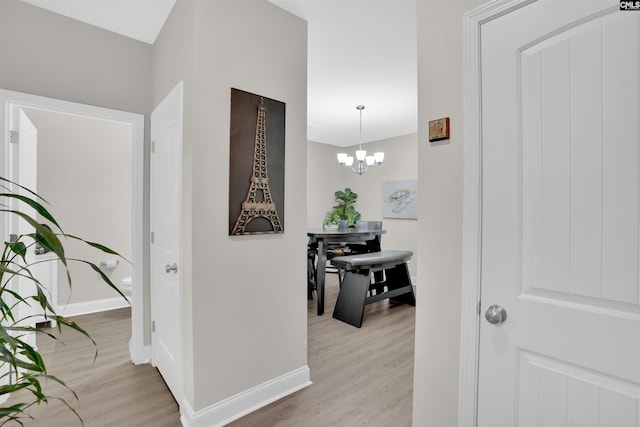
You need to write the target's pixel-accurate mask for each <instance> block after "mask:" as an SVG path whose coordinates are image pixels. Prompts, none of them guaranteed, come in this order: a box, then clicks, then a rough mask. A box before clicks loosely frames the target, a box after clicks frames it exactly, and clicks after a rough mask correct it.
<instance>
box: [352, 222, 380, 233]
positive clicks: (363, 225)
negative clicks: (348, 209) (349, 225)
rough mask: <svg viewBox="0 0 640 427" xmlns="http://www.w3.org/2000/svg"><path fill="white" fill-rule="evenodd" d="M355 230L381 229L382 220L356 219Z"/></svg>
mask: <svg viewBox="0 0 640 427" xmlns="http://www.w3.org/2000/svg"><path fill="white" fill-rule="evenodd" d="M356 230H361V231H363V230H382V221H358V222H356Z"/></svg>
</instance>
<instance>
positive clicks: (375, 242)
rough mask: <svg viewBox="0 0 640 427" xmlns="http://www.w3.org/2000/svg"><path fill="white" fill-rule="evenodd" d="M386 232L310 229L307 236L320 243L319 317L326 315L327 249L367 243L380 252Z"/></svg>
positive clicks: (317, 283) (317, 287)
mask: <svg viewBox="0 0 640 427" xmlns="http://www.w3.org/2000/svg"><path fill="white" fill-rule="evenodd" d="M384 233H386V230H382V229H361V230H358V229H355V228H349V229H347V230H325V229H322V228H310V229H309V230H307V236H308V237H309V238H310V239H312V240H313V241H316V242H317V243H318V266H317V270H316V294H317V300H318V316H321V315H322V314H324V284H325V274H326V266H327V247H328V246H329V243H343V242H344V243H347V244H348V243H354V242H363V241H366V242H367V247H368V248H370V250H371V251H372V252H377V251H380V240H381V238H382V235H383V234H384Z"/></svg>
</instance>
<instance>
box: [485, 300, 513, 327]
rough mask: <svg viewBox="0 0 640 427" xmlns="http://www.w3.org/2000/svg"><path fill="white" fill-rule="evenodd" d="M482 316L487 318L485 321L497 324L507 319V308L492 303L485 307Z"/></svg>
mask: <svg viewBox="0 0 640 427" xmlns="http://www.w3.org/2000/svg"><path fill="white" fill-rule="evenodd" d="M484 317H485V318H486V319H487V322H489V323H491V324H492V325H498V324H500V323H502V322H504V321H505V320H507V310H505V309H504V307H501V306H499V305H492V306H491V307H489V308H488V309H487V312H486V313H484Z"/></svg>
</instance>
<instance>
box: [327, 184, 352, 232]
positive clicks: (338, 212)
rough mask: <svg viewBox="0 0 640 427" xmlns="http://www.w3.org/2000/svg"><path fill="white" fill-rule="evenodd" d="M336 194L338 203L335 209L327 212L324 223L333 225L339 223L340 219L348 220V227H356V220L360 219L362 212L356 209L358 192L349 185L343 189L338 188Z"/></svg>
mask: <svg viewBox="0 0 640 427" xmlns="http://www.w3.org/2000/svg"><path fill="white" fill-rule="evenodd" d="M333 194H334V196H335V201H336V203H337V204H336V205H335V206H334V207H333V210H331V211H329V212H327V215H326V216H325V218H324V225H325V227H326V226H331V225H333V224H335V225H338V224H339V223H340V221H341V220H342V221H346V223H347V227H348V228H355V226H356V222H358V221H359V220H360V212H358V211H356V208H355V206H354V205H355V203H356V200H357V199H358V194H357V193H354V192H353V191H351V188H349V187H347V188H345V189H344V191H343V190H338V191H336V192H335V193H333Z"/></svg>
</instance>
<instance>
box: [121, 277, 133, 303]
mask: <svg viewBox="0 0 640 427" xmlns="http://www.w3.org/2000/svg"><path fill="white" fill-rule="evenodd" d="M120 290H121V291H122V293H123V294H125V295H126V296H127V298H128V299H129V301H131V292H132V291H133V281H132V279H131V277H125V278H124V279H122V281H121V282H120Z"/></svg>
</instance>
